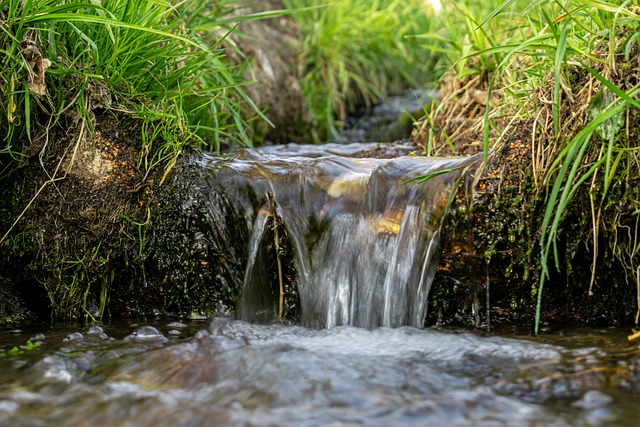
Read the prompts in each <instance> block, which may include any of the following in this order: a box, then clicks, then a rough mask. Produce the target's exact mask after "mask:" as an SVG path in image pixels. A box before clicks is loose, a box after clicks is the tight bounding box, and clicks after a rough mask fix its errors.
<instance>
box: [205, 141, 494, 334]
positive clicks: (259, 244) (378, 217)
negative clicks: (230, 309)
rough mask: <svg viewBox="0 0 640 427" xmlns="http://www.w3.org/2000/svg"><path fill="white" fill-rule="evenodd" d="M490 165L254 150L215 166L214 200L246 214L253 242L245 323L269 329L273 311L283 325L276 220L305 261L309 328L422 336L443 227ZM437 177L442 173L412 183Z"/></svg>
mask: <svg viewBox="0 0 640 427" xmlns="http://www.w3.org/2000/svg"><path fill="white" fill-rule="evenodd" d="M481 159H482V157H481V156H474V157H468V158H452V159H431V158H425V157H418V156H414V157H409V156H403V157H398V158H395V159H371V158H365V159H360V158H346V157H340V156H336V155H326V156H319V157H302V156H292V155H289V156H284V157H283V156H282V155H280V156H278V155H277V154H260V153H257V152H254V151H250V150H246V151H243V152H241V153H239V154H237V155H235V156H234V157H230V158H224V159H211V160H210V161H209V163H208V164H209V168H210V169H211V170H212V171H213V176H214V177H215V180H216V182H217V183H218V185H217V186H216V187H215V189H214V191H220V192H224V193H225V194H226V198H227V199H228V200H229V202H230V203H236V204H237V206H239V209H242V210H243V212H241V214H242V215H243V217H244V220H245V221H246V224H247V226H248V227H249V229H250V232H251V240H250V242H248V243H247V242H244V243H243V244H245V245H246V244H248V245H249V250H248V260H247V264H246V265H247V267H246V272H245V277H244V285H243V296H242V301H241V303H240V304H239V314H240V316H241V317H242V318H243V319H245V320H252V321H253V320H264V319H263V316H262V315H261V314H260V313H264V312H265V311H266V312H269V311H270V312H271V313H272V314H271V315H272V318H273V311H274V310H273V297H272V291H271V290H270V289H267V288H268V284H269V283H270V281H271V280H272V279H271V277H272V276H273V271H272V264H273V263H272V262H270V261H269V260H270V259H273V255H268V254H266V253H267V252H268V251H267V248H268V247H269V246H272V245H269V242H272V241H273V232H269V229H270V228H272V227H273V226H275V225H274V223H273V218H272V217H274V216H275V217H276V219H277V221H278V223H281V224H282V225H283V226H284V228H285V229H286V233H287V236H288V239H289V241H290V245H291V248H292V251H293V253H294V255H295V260H294V262H295V266H296V269H297V286H298V294H299V297H300V306H301V307H300V308H301V316H302V322H303V323H304V324H305V325H307V326H311V327H321V328H322V327H327V328H330V327H333V326H337V325H355V326H360V327H366V328H373V327H376V326H392V327H395V326H401V325H413V326H418V327H420V326H422V325H423V323H424V319H425V317H426V314H427V298H428V295H429V290H430V287H431V282H432V280H433V276H434V274H435V269H436V266H437V263H438V256H439V240H440V228H441V224H442V218H443V216H444V214H445V211H446V208H447V205H448V202H449V200H450V197H451V194H452V192H455V191H456V185H457V183H459V182H460V178H461V177H462V174H463V172H464V171H466V170H467V169H465V168H466V167H467V166H470V167H475V166H477V165H478V164H479V163H480V162H481ZM434 172H441V173H440V174H434V175H435V176H434V177H433V178H432V179H430V180H428V181H426V182H422V183H417V182H406V181H408V180H410V179H413V178H417V177H419V176H423V175H425V174H431V173H434ZM463 178H465V177H463ZM269 198H271V199H272V200H271V203H272V205H271V206H272V208H271V209H270V208H269V203H270V201H269V200H267V199H269ZM270 221H271V222H270ZM269 224H271V225H269ZM230 244H232V245H238V244H241V243H240V242H230ZM272 252H273V250H272ZM270 257H271V258H270Z"/></svg>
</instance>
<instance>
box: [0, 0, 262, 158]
mask: <svg viewBox="0 0 640 427" xmlns="http://www.w3.org/2000/svg"><path fill="white" fill-rule="evenodd" d="M229 3H230V1H219V2H216V6H215V7H213V6H209V2H207V1H204V0H189V1H183V2H179V3H176V2H170V1H143V2H141V3H140V2H131V1H125V0H104V1H90V2H85V1H79V0H72V1H67V2H64V3H61V2H59V1H55V0H32V1H19V0H2V1H0V22H1V23H2V32H1V33H0V49H1V50H2V56H0V67H1V68H0V69H1V70H2V71H0V91H1V92H2V97H1V98H0V113H1V116H2V120H1V121H0V134H1V135H2V140H3V141H2V142H3V144H4V146H3V147H2V149H1V150H0V154H2V155H4V156H5V158H4V159H3V163H4V164H6V163H7V159H6V156H11V157H12V158H13V159H18V158H20V157H21V156H25V155H28V154H29V152H30V151H31V150H29V145H30V144H31V145H33V144H34V142H35V141H37V140H38V139H41V138H42V137H43V136H42V135H43V134H45V133H47V132H48V131H49V130H50V129H51V128H52V127H55V126H63V127H66V126H69V125H74V126H76V127H77V128H80V129H84V128H87V130H89V131H90V130H91V127H92V120H91V118H92V116H93V111H94V110H96V109H107V110H111V111H118V112H121V113H124V114H129V115H131V116H134V117H138V118H140V119H141V120H143V121H144V122H145V123H147V125H146V126H145V128H146V130H150V134H151V135H152V139H159V137H163V139H164V142H165V143H166V144H168V145H167V147H166V149H165V150H160V151H159V152H158V154H157V158H156V159H146V161H147V162H150V163H154V162H158V161H160V162H162V163H165V164H167V163H169V162H168V161H167V160H168V159H170V158H172V157H173V156H174V155H175V153H177V152H178V151H179V149H180V147H181V146H182V145H183V144H184V143H186V142H187V141H189V140H190V138H202V139H204V140H207V141H208V142H212V143H214V144H215V145H216V146H218V147H219V146H220V144H221V143H222V142H223V141H224V140H225V139H234V140H239V141H240V142H242V143H244V144H250V143H251V142H250V138H249V137H248V135H247V127H246V124H245V122H244V121H243V119H242V118H241V117H240V113H239V111H240V106H239V104H240V103H249V104H250V103H251V101H250V100H249V99H248V98H247V97H246V96H245V95H244V93H243V91H242V88H241V85H242V84H243V81H242V78H241V77H240V75H241V72H242V69H238V68H237V67H233V66H232V65H231V64H229V62H228V61H225V58H224V55H223V53H222V51H221V49H220V46H219V44H220V42H221V41H222V40H223V39H224V37H225V32H227V31H229V30H230V28H228V27H227V26H226V21H225V16H226V15H227V14H228V13H229V12H230V11H231V10H232V8H231V6H230V5H229ZM214 29H215V30H216V31H217V37H215V41H214V42H213V44H208V43H207V40H208V39H211V38H212V37H211V35H210V34H211V31H212V30H214ZM23 141H25V142H26V143H24V144H23ZM146 143H147V144H150V145H151V144H153V143H154V141H152V140H149V141H147V142H146Z"/></svg>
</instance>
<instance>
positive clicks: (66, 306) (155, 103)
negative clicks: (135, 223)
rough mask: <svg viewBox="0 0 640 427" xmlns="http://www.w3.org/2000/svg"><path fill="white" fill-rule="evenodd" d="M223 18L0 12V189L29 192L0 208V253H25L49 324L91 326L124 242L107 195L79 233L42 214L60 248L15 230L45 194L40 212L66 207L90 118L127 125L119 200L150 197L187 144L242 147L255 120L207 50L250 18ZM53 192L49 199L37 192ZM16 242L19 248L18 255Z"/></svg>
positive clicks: (40, 2)
mask: <svg viewBox="0 0 640 427" xmlns="http://www.w3.org/2000/svg"><path fill="white" fill-rule="evenodd" d="M234 7H235V6H234V5H233V3H232V2H231V1H230V0H222V1H217V2H215V4H211V2H209V1H207V0H185V1H181V2H175V1H170V0H142V1H138V2H132V1H129V0H100V1H98V0H90V1H84V0H67V1H64V2H60V1H58V0H26V1H25V0H0V182H2V181H4V183H9V184H11V185H13V183H14V181H15V180H16V178H15V177H16V176H18V178H17V180H21V179H24V180H25V181H28V182H30V184H32V185H33V186H34V187H35V188H34V192H35V193H34V194H28V193H27V194H11V195H10V197H6V198H5V199H4V200H3V201H2V205H1V206H0V208H1V209H2V210H3V211H4V212H8V211H11V210H12V209H22V211H21V213H20V214H19V215H18V216H17V217H15V218H5V219H4V220H3V221H2V223H3V225H4V224H10V226H9V227H8V229H3V230H2V233H1V234H0V244H4V245H3V247H9V246H12V247H14V248H20V247H21V246H24V250H25V251H27V250H28V251H31V250H32V249H33V248H32V247H33V246H34V245H35V246H37V248H36V250H37V255H34V256H36V257H37V258H38V262H40V264H39V267H41V270H42V271H40V272H38V273H36V274H34V279H35V280H37V281H38V282H40V283H41V284H42V286H43V288H44V290H45V291H46V294H47V296H48V297H49V300H50V301H49V302H50V306H51V311H52V313H53V314H54V315H55V316H56V317H58V318H61V317H80V316H81V315H82V314H86V315H87V316H100V317H101V316H102V315H103V314H104V312H105V310H106V309H107V305H108V304H107V302H108V300H109V288H110V287H111V286H112V281H113V277H114V276H113V268H114V267H113V266H112V265H111V260H112V255H113V253H114V251H115V249H114V248H115V247H116V245H117V244H114V243H113V242H114V241H118V236H117V234H118V233H123V234H126V224H125V226H123V227H120V228H118V226H117V225H118V224H116V222H114V221H113V220H112V217H117V216H118V214H119V212H120V210H121V209H122V207H121V206H120V205H118V204H117V203H116V202H115V201H114V200H116V198H115V196H114V198H113V199H109V197H110V196H113V194H112V193H116V192H117V190H116V189H111V190H112V191H111V193H109V189H105V190H104V192H103V193H101V194H103V195H104V197H105V198H104V199H103V200H102V203H101V204H100V205H94V206H93V207H94V208H95V209H98V210H99V213H96V214H95V215H96V217H95V218H94V220H93V221H89V222H91V226H90V227H89V228H88V229H82V227H80V226H78V225H77V223H75V222H74V220H77V218H75V219H74V218H70V217H73V216H74V214H75V211H73V210H66V211H64V212H65V213H61V211H60V210H58V212H57V214H52V216H54V217H55V219H53V222H55V223H56V224H58V223H59V224H60V228H61V229H62V228H64V227H65V226H67V227H68V226H69V223H72V224H73V225H72V226H71V227H75V228H73V233H69V239H66V237H65V239H64V244H63V240H60V241H58V243H55V244H51V245H49V246H47V245H48V244H49V243H51V242H50V240H51V239H45V238H44V233H45V229H44V227H42V229H40V227H39V226H36V227H34V226H33V224H32V223H31V220H29V221H25V222H26V223H27V225H25V227H24V228H21V227H20V226H19V222H20V221H21V219H22V218H23V217H24V215H25V214H26V213H28V212H29V209H31V208H33V209H36V210H38V209H42V205H41V204H39V200H42V198H44V197H45V195H47V198H46V201H43V203H50V202H51V201H52V200H53V201H55V197H56V196H55V194H60V195H61V196H60V197H66V196H62V194H63V192H62V191H61V190H60V189H61V188H62V187H63V185H64V184H63V183H61V181H62V180H64V179H66V177H67V176H68V175H69V174H70V173H72V171H73V170H74V168H76V170H77V169H81V168H82V167H83V166H82V165H81V161H79V160H78V159H79V157H80V156H81V153H82V152H83V150H85V149H90V148H91V147H89V145H90V144H89V143H90V142H92V141H97V139H98V138H97V135H95V132H94V125H95V124H96V123H97V122H98V121H99V120H101V119H104V120H105V121H106V119H107V118H113V117H117V120H118V123H119V124H120V123H128V124H130V126H128V125H125V126H128V127H127V129H126V130H125V129H123V130H122V133H123V134H125V133H126V134H127V138H126V139H127V141H123V146H122V147H120V148H121V149H123V150H126V151H127V156H128V155H131V156H133V159H135V156H136V155H137V162H135V160H134V162H135V163H136V164H135V165H133V166H131V168H130V169H129V166H127V167H124V170H126V171H127V173H128V172H129V170H130V171H131V177H134V176H135V177H136V179H139V178H141V180H140V181H139V184H135V183H134V184H132V185H131V188H128V190H130V193H131V194H134V193H135V194H138V193H137V192H138V191H140V190H141V188H142V187H143V186H144V185H148V184H149V181H150V180H151V179H152V178H151V177H154V176H155V177H157V179H153V183H154V185H161V184H162V181H164V179H165V177H166V176H167V174H168V173H169V171H170V170H171V169H172V167H173V166H174V164H175V162H176V159H177V157H178V156H179V155H180V152H181V150H182V149H183V148H184V147H185V146H187V145H197V144H203V143H206V144H208V145H213V146H214V148H217V149H219V148H220V147H221V146H222V145H225V144H244V145H251V134H250V131H249V128H248V127H247V124H246V122H245V120H244V119H243V117H246V116H245V115H244V114H246V111H247V109H249V110H251V109H252V108H253V111H254V112H255V114H256V115H260V114H261V113H260V112H258V111H257V109H256V108H255V106H254V105H253V103H252V101H251V100H250V99H249V98H248V97H247V96H246V94H245V93H244V91H243V89H242V87H243V85H245V84H247V83H248V82H246V81H245V80H244V79H243V77H241V76H242V75H243V74H244V69H243V67H242V66H234V65H231V63H230V62H229V61H227V59H226V57H225V55H224V53H223V50H222V49H221V46H220V44H221V43H222V41H223V40H224V38H225V37H226V35H227V34H228V33H229V31H232V30H233V25H234V22H237V21H239V20H242V19H253V18H254V17H252V16H248V17H234V18H233V19H231V18H230V17H229V16H228V14H229V13H230V12H231V11H233V9H234ZM247 106H248V107H249V108H247ZM241 110H242V112H243V114H242V115H241ZM114 121H115V120H114ZM131 123H134V124H131ZM133 132H140V134H139V136H137V135H133V134H132V133H133ZM91 134H94V137H93V138H92V137H91ZM133 141H140V145H139V146H133V144H134V142H133ZM122 159H123V160H122V162H130V161H131V157H125V156H123V157H122ZM25 165H29V167H23V166H25ZM30 166H34V167H30ZM40 166H41V170H40V172H41V173H40V174H38V173H36V172H38V170H37V169H38V168H39V167H40ZM25 171H28V172H25ZM98 172H99V173H105V174H106V173H107V172H106V171H98ZM20 173H29V174H32V175H33V176H26V177H25V176H22V177H20V176H19V174H20ZM127 176H128V175H127ZM118 177H119V178H122V179H125V180H126V179H127V177H125V176H123V175H118ZM147 178H149V179H147ZM5 180H6V181H5ZM4 183H3V184H2V185H4ZM117 184H118V185H119V184H123V183H122V182H118V183H117ZM125 184H126V185H128V183H125ZM24 187H25V188H27V187H29V186H24ZM52 187H56V191H57V192H56V193H55V194H54V195H53V196H51V194H49V192H48V191H44V190H49V189H51V188H52ZM11 188H13V187H11ZM101 190H102V189H101ZM83 197H86V195H84V194H79V195H78V199H79V200H81V202H82V203H78V206H85V204H84V202H85V201H86V200H84V199H83ZM68 203H69V201H68V200H64V203H62V204H68ZM91 203H92V201H87V204H89V205H90V204H91ZM141 205H142V204H141ZM25 206H26V207H25ZM78 206H76V208H78ZM135 206H137V205H135ZM5 209H6V210H5ZM45 209H46V208H45ZM79 209H80V208H79ZM131 209H134V207H132V208H131ZM95 212H98V211H97V210H96V211H95ZM125 212H126V213H127V214H131V215H132V216H134V215H133V214H135V213H136V212H133V213H132V212H129V211H125ZM147 212H148V211H147ZM56 215H57V216H56ZM98 215H104V217H98ZM27 216H28V215H27ZM79 221H80V222H82V221H84V219H80V220H79ZM147 222H148V220H147ZM85 225H86V224H85ZM143 225H144V224H143ZM56 227H58V225H56ZM78 229H79V230H78ZM47 231H48V232H49V233H51V232H52V230H51V228H50V229H49V230H47ZM66 231H67V230H64V233H61V234H60V235H61V236H62V234H64V235H65V236H66V235H67V233H66ZM30 233H33V236H32V235H31V234H30ZM112 234H114V236H112ZM21 236H23V237H22V238H23V239H26V240H28V241H29V242H30V243H24V244H21V243H19V242H18V240H20V239H21ZM53 240H56V238H55V237H54V238H53ZM107 240H109V241H110V242H109V243H107ZM140 240H141V241H142V237H140ZM140 244H141V245H142V242H141V243H140ZM120 249H121V248H120ZM15 250H22V249H15ZM34 262H35V261H34ZM96 286H97V287H98V289H99V292H95V291H96V289H95V287H96ZM90 293H97V294H98V296H97V297H96V298H94V299H96V301H97V305H98V306H97V307H94V308H95V309H91V308H90V307H89V306H90V305H91V304H90V302H91V301H89V300H90V299H91V298H89V295H90Z"/></svg>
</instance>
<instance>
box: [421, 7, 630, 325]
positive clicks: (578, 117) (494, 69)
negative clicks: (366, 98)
mask: <svg viewBox="0 0 640 427" xmlns="http://www.w3.org/2000/svg"><path fill="white" fill-rule="evenodd" d="M443 6H444V12H443V15H442V16H441V17H440V18H439V19H440V21H439V22H440V24H439V25H438V26H437V27H434V28H438V30H437V31H433V32H430V33H426V34H424V35H422V36H421V39H422V40H423V41H424V46H425V48H427V49H428V50H430V51H434V52H439V53H441V54H442V56H441V57H440V58H441V61H442V62H441V65H442V66H443V69H445V70H447V72H449V73H451V74H453V76H454V78H458V79H463V78H465V77H467V76H479V79H480V80H479V81H482V80H483V81H485V82H488V83H487V84H486V86H488V87H489V92H491V88H493V87H494V86H495V87H497V88H499V89H500V90H501V91H502V93H503V95H504V97H503V102H502V104H501V105H500V106H490V105H489V104H487V106H486V114H485V115H484V118H483V124H482V126H483V128H484V149H485V152H487V150H489V149H490V148H494V147H493V146H491V143H498V142H500V138H499V137H495V136H494V137H493V138H490V135H489V133H490V131H492V132H494V131H496V130H499V131H503V132H504V129H496V128H495V126H496V125H495V123H494V122H493V120H492V118H491V115H490V114H489V112H490V110H491V111H493V110H494V109H501V110H502V111H508V112H509V114H511V115H514V116H521V117H522V119H523V120H524V119H528V120H532V121H533V122H534V123H535V126H534V129H538V131H537V133H534V135H533V138H535V143H533V142H532V144H531V146H532V149H531V150H532V153H531V157H532V161H533V162H534V165H533V167H532V173H533V174H534V180H535V182H536V185H537V189H536V190H537V191H538V192H539V194H538V200H540V201H541V203H542V204H543V212H544V213H543V218H542V221H541V226H540V235H539V243H540V267H541V271H540V280H539V283H538V287H537V289H535V292H534V295H536V298H537V307H536V319H535V323H536V332H537V331H538V326H539V323H540V316H541V303H542V295H543V287H544V284H545V281H546V280H547V279H548V278H549V273H550V271H549V268H550V267H549V266H550V265H551V264H552V263H553V265H555V267H556V268H560V261H559V259H560V257H561V256H560V255H561V254H559V251H558V248H557V238H558V234H559V231H560V229H561V228H562V222H563V220H564V218H565V215H566V212H567V209H568V208H569V206H570V204H571V203H572V201H573V199H574V197H575V196H576V194H582V197H584V195H585V194H587V195H588V197H589V198H590V202H591V211H592V212H591V216H592V217H593V220H592V231H591V237H590V239H591V243H592V249H593V251H592V254H593V257H594V258H593V259H594V261H593V266H592V272H593V273H592V279H591V284H590V287H589V293H591V292H592V288H593V285H594V282H595V280H596V277H595V274H596V273H595V272H596V262H597V257H598V238H599V237H598V236H599V235H600V230H601V228H602V227H605V226H606V227H607V228H608V229H609V230H611V229H613V230H614V233H617V231H616V230H617V228H618V227H621V224H622V222H621V221H623V219H622V218H624V215H626V216H627V217H631V218H633V217H634V216H637V215H638V212H639V211H638V209H637V206H638V201H637V200H635V196H631V195H630V194H633V192H630V191H628V189H626V187H625V186H627V185H628V183H627V182H628V181H629V179H630V175H632V174H635V173H637V163H638V162H637V159H636V157H637V151H638V150H640V148H639V147H638V141H631V140H630V138H631V135H636V137H637V123H636V122H635V120H637V114H638V108H639V107H640V102H639V101H638V93H639V91H640V80H639V77H640V70H639V69H638V63H637V55H638V36H637V35H638V30H639V29H640V15H639V14H640V8H639V6H638V1H637V0H633V1H615V0H610V1H601V0H589V1H573V0H570V1H562V2H561V1H551V0H534V1H529V2H523V1H521V0H506V1H502V2H497V1H494V2H472V1H466V2H465V1H462V2H451V3H445V4H444V5H443ZM438 108H445V107H444V106H439V107H438ZM516 118H517V117H516ZM431 123H432V120H431V121H428V122H427V124H431ZM431 126H432V128H431V129H429V131H430V132H432V133H433V132H435V131H436V129H435V128H433V125H432V124H431ZM445 137H446V135H445ZM490 139H491V143H490ZM541 153H545V155H541ZM614 189H615V190H616V193H617V195H618V197H620V198H621V199H618V200H617V203H619V207H618V210H617V211H614V210H613V209H612V208H611V205H612V201H611V200H610V197H611V195H612V191H613V190H614ZM534 199H535V195H534ZM622 206H625V208H624V212H621V210H620V209H621V207H622ZM628 206H631V208H627V207H628ZM633 207H636V208H635V211H634V208H633ZM628 209H630V210H628ZM625 227H628V226H626V225H625ZM637 231H638V230H637V225H636V230H635V231H633V230H629V234H630V235H633V234H634V233H635V234H637ZM628 240H630V242H626V243H623V242H622V241H618V242H617V244H614V247H613V252H614V253H615V254H616V256H617V257H618V258H620V261H621V263H622V264H623V265H624V266H625V268H626V269H627V270H628V277H629V281H630V282H632V283H633V282H636V284H637V282H638V277H637V276H640V273H639V272H640V260H638V259H637V258H638V257H637V255H638V250H639V249H640V248H639V247H638V245H636V244H634V243H633V241H634V240H633V239H632V238H630V239H628ZM625 245H626V246H625ZM621 247H622V248H623V249H621ZM552 260H553V261H552ZM639 289H640V287H639ZM639 295H640V292H639ZM638 303H639V305H640V297H639V301H638ZM639 313H640V312H639Z"/></svg>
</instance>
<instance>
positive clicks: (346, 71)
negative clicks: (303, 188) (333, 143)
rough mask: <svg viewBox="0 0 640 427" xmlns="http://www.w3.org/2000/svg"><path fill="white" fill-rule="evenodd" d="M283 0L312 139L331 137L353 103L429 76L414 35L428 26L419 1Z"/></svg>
mask: <svg viewBox="0 0 640 427" xmlns="http://www.w3.org/2000/svg"><path fill="white" fill-rule="evenodd" d="M284 4H285V5H286V6H287V8H288V9H291V10H292V15H293V17H294V18H295V20H296V21H297V23H298V25H299V26H300V31H301V33H302V37H303V46H302V52H301V53H300V61H299V74H300V76H301V78H302V86H303V92H304V95H305V98H306V99H307V100H308V102H309V105H310V108H311V113H312V121H313V125H314V127H315V129H316V131H317V135H316V139H317V140H324V139H326V138H327V137H333V138H336V137H337V132H338V130H339V129H340V128H341V127H342V126H343V124H344V123H343V122H344V120H345V117H346V115H347V113H348V112H350V111H352V110H353V109H354V108H355V107H357V106H358V105H366V106H369V105H370V104H372V103H375V102H377V101H380V100H382V99H383V98H384V97H386V96H387V95H388V94H389V93H390V92H393V91H395V90H398V89H399V88H401V87H404V86H406V85H414V86H415V85H417V83H416V81H419V82H421V83H422V84H425V80H428V79H429V74H430V70H431V69H432V68H433V67H432V62H433V59H432V57H431V55H429V54H427V53H425V51H424V50H422V49H420V48H419V43H418V41H417V39H416V38H415V37H413V36H415V35H416V34H419V33H422V32H424V31H426V30H427V29H428V28H429V27H430V22H431V16H432V11H431V9H430V8H429V7H428V3H427V2H425V1H424V0H402V1H400V0H375V1H371V0H337V1H333V2H330V3H328V2H325V1H323V0H312V1H306V0H285V1H284ZM308 6H317V7H315V8H314V7H308Z"/></svg>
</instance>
